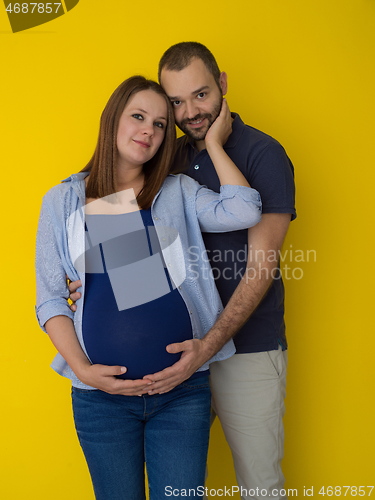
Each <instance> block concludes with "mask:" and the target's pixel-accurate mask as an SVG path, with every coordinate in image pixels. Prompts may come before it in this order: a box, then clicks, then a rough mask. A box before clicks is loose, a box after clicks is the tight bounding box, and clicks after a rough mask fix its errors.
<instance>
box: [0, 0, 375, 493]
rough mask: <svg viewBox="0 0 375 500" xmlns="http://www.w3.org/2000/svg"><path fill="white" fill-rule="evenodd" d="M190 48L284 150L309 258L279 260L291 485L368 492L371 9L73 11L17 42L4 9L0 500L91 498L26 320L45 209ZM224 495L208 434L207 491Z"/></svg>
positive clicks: (373, 403)
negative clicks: (125, 101) (122, 100)
mask: <svg viewBox="0 0 375 500" xmlns="http://www.w3.org/2000/svg"><path fill="white" fill-rule="evenodd" d="M183 40H197V41H201V42H202V43H204V44H206V45H207V46H208V47H209V48H210V49H211V50H212V51H213V53H214V54H215V55H216V57H217V60H218V63H219V65H220V67H221V69H222V70H225V71H227V73H228V77H229V93H228V101H229V104H230V107H231V108H232V109H233V110H236V111H238V112H240V113H241V116H242V118H243V119H244V120H245V121H246V122H247V123H249V124H251V125H253V126H255V127H257V128H260V129H261V130H263V131H265V132H267V133H269V134H271V135H273V136H274V137H276V138H277V139H278V140H279V141H280V142H281V143H282V144H283V145H284V147H285V148H286V150H287V152H288V154H289V156H290V157H291V158H292V160H293V162H294V165H295V168H296V182H297V188H298V196H297V207H298V218H297V220H296V221H295V222H293V224H292V226H291V229H290V232H289V235H288V238H287V241H286V244H285V248H286V249H293V250H299V251H302V252H304V255H305V256H307V251H308V250H314V251H315V252H316V259H312V258H311V257H312V254H310V262H296V261H295V260H296V259H293V258H292V259H289V260H290V262H289V264H288V265H290V267H291V268H294V269H295V268H301V269H300V270H299V271H298V276H299V277H300V276H301V272H302V273H303V276H302V278H301V279H289V280H286V291H287V325H288V338H289V344H290V349H289V373H288V391H287V400H286V407H287V411H286V416H285V430H286V446H285V459H284V462H283V467H284V472H285V475H286V477H287V483H286V487H287V488H295V489H297V490H298V496H299V497H302V496H303V488H304V487H306V488H311V487H312V486H313V487H314V488H315V494H314V497H315V498H322V497H321V496H320V495H318V490H319V489H320V487H322V486H340V485H354V486H360V485H364V486H367V485H371V484H372V485H373V484H374V483H375V473H374V458H373V457H374V448H375V434H374V410H375V397H374V382H375V373H374V371H375V370H374V361H373V359H374V355H373V352H374V347H373V345H374V344H373V338H374V333H375V329H374V321H373V313H372V312H371V311H372V310H373V304H372V303H373V297H374V294H373V283H372V281H373V269H372V267H373V266H372V259H373V241H374V239H373V234H372V233H373V229H374V227H373V226H374V224H373V220H374V218H373V204H374V195H373V191H374V180H375V179H374V149H375V140H374V116H375V109H374V96H373V93H374V89H375V68H374V61H375V50H374V47H375V2H374V0H303V1H301V0H283V1H282V2H281V1H279V0H262V1H255V0H246V1H245V0H243V1H239V0H232V1H231V2H224V1H221V0H206V1H205V2H203V3H199V2H198V3H197V2H188V3H186V2H185V3H184V2H173V1H171V0H158V1H156V0H155V1H150V0H144V1H143V2H135V1H130V0H129V1H122V0H118V1H115V0H106V1H105V2H104V1H102V0H101V1H99V0H80V2H79V4H78V5H77V6H76V7H75V8H74V9H72V10H71V11H70V12H69V13H68V14H66V15H64V16H62V17H60V18H58V19H56V20H54V21H52V22H50V23H48V24H45V25H42V26H39V27H36V28H33V29H31V30H28V31H24V32H21V33H18V34H12V33H11V31H10V27H9V23H8V20H7V17H6V15H5V10H4V9H3V8H2V6H1V8H0V54H1V79H0V91H1V96H0V99H1V101H0V114H1V133H0V140H1V152H0V163H1V178H2V190H1V196H2V200H3V202H4V203H1V207H2V214H1V215H2V217H1V220H2V224H1V225H2V227H1V234H2V244H1V252H2V259H1V264H2V272H1V274H2V289H3V294H2V314H1V352H0V380H1V387H2V389H1V414H0V415H1V416H0V419H1V425H0V431H1V455H0V462H1V463H0V475H1V478H0V497H1V498H4V500H21V499H28V500H30V499H38V500H40V499H43V500H44V499H45V500H47V499H48V500H49V499H52V498H53V499H54V500H59V499H69V500H86V499H87V500H89V499H92V498H93V493H92V490H91V485H90V480H89V476H88V473H87V471H86V465H85V462H84V459H83V456H82V454H81V451H80V448H79V445H78V444H77V440H76V436H75V432H74V429H73V423H72V417H71V410H70V394H69V392H70V391H69V382H67V381H66V380H64V379H62V378H60V377H59V376H57V375H56V374H55V373H54V372H53V371H52V370H51V369H50V368H49V363H50V361H51V359H52V357H53V354H54V349H53V347H52V346H51V345H50V343H49V340H48V338H47V337H46V336H45V334H44V333H42V331H41V330H39V328H38V325H37V323H36V319H35V317H34V311H33V305H34V300H35V289H34V269H33V260H34V246H35V231H36V225H37V219H38V213H39V208H40V202H41V198H42V195H43V194H44V193H45V192H46V191H47V190H48V189H49V188H50V187H51V186H52V185H54V184H56V183H58V182H59V181H60V179H63V178H64V177H66V176H68V175H69V174H71V173H73V172H76V171H78V170H80V169H81V168H82V166H83V165H84V164H85V162H86V161H87V160H88V158H89V156H90V155H91V153H92V151H93V147H94V144H95V141H96V136H97V130H98V120H99V115H100V112H101V110H102V108H103V106H104V104H105V102H106V100H107V98H108V97H109V95H110V93H111V92H112V90H113V89H114V88H115V87H116V86H117V84H119V83H120V82H121V81H122V80H123V79H125V78H126V77H128V76H130V75H132V74H135V73H141V74H144V75H146V76H148V77H151V78H156V68H157V63H158V60H159V57H160V55H161V54H162V52H163V51H164V50H165V49H167V48H168V47H169V46H170V45H171V44H173V43H176V42H179V41H183ZM305 260H307V259H305ZM301 270H302V271H301ZM234 484H235V478H234V474H233V469H232V465H231V458H230V454H229V450H228V448H227V445H226V444H225V441H224V439H223V436H222V433H221V429H220V427H219V425H218V424H217V423H216V424H215V427H214V431H213V434H212V441H211V447H210V457H209V479H208V486H209V487H210V488H220V487H223V486H225V485H226V486H228V487H229V486H232V485H234ZM372 497H375V492H373V494H372Z"/></svg>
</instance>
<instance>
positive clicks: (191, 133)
mask: <svg viewBox="0 0 375 500" xmlns="http://www.w3.org/2000/svg"><path fill="white" fill-rule="evenodd" d="M221 104H222V101H221V100H220V102H219V103H218V104H216V105H215V107H214V109H213V111H212V113H204V114H201V115H196V116H194V118H185V119H184V120H182V121H181V122H180V123H177V126H178V127H179V128H180V129H181V130H182V132H184V134H186V135H187V136H188V137H190V138H191V139H193V140H194V141H203V140H204V138H205V137H206V134H207V132H208V129H209V128H210V127H211V125H212V124H213V122H214V121H215V120H216V118H217V117H218V116H219V114H220V110H221ZM204 118H207V121H208V123H207V124H205V125H204V126H203V127H202V128H200V129H191V128H189V126H188V124H189V123H191V122H195V121H197V120H202V119H204Z"/></svg>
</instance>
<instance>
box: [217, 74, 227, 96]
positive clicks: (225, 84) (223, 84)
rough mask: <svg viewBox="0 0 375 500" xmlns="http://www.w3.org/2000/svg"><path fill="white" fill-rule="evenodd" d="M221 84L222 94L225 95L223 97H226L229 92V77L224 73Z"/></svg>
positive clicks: (220, 79) (221, 76)
mask: <svg viewBox="0 0 375 500" xmlns="http://www.w3.org/2000/svg"><path fill="white" fill-rule="evenodd" d="M219 82H220V87H221V92H222V93H223V95H225V94H226V93H227V92H228V77H227V74H226V73H225V72H224V71H222V72H221V73H220V78H219Z"/></svg>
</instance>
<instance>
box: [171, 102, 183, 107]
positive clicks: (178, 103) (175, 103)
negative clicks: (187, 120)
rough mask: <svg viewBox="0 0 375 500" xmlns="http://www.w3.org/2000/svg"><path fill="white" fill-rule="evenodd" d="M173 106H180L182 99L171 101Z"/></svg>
mask: <svg viewBox="0 0 375 500" xmlns="http://www.w3.org/2000/svg"><path fill="white" fill-rule="evenodd" d="M171 102H172V106H179V105H180V104H181V101H171Z"/></svg>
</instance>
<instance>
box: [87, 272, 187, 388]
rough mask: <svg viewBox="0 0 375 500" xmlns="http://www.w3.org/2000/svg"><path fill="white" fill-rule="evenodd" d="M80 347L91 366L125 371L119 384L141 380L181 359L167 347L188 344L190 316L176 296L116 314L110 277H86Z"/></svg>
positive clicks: (173, 293) (103, 275) (179, 297)
mask: <svg viewBox="0 0 375 500" xmlns="http://www.w3.org/2000/svg"><path fill="white" fill-rule="evenodd" d="M84 300H85V303H84V310H83V323H82V331H83V341H84V345H85V348H86V351H87V354H88V355H89V357H90V360H91V362H92V363H94V364H97V363H98V364H103V365H112V366H113V365H119V366H125V367H126V368H127V372H126V373H125V374H124V375H121V378H126V379H139V378H142V377H143V376H144V375H148V374H152V373H155V372H158V371H160V370H163V369H164V368H166V367H168V366H170V365H172V364H173V363H175V362H176V361H178V359H179V358H180V356H181V354H180V353H179V354H169V353H168V352H167V351H166V349H165V348H166V346H167V345H168V344H171V343H174V342H183V341H184V340H188V339H191V338H192V328H191V321H190V316H189V312H188V310H187V308H186V305H185V302H184V301H183V299H182V297H181V295H180V294H179V292H178V290H177V289H175V290H173V291H171V292H170V293H168V294H166V295H164V296H162V297H160V298H158V299H156V300H153V301H151V302H147V303H145V304H142V305H140V306H137V307H132V308H130V309H125V310H123V311H119V310H118V308H117V304H116V301H115V298H114V295H113V291H112V288H111V285H110V282H109V277H108V274H106V273H105V274H86V286H85V299H84Z"/></svg>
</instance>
